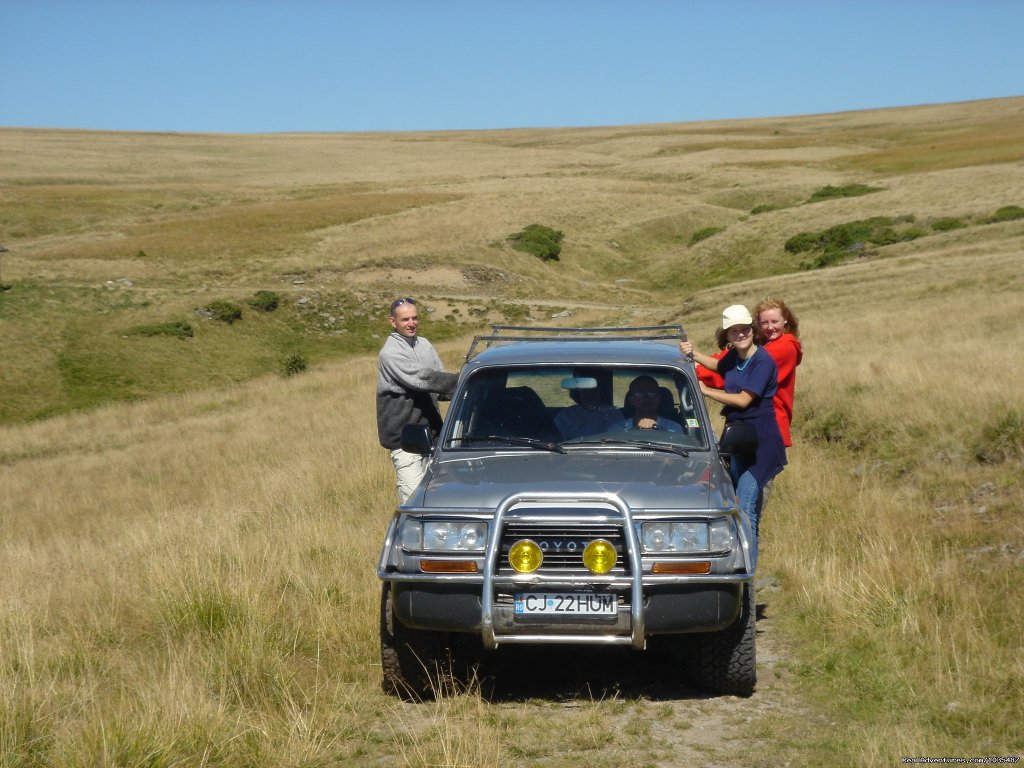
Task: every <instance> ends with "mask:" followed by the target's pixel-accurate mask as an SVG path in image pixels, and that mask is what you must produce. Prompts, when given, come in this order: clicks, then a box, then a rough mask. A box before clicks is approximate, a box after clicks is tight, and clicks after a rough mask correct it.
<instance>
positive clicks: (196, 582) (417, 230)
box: [0, 99, 1024, 768]
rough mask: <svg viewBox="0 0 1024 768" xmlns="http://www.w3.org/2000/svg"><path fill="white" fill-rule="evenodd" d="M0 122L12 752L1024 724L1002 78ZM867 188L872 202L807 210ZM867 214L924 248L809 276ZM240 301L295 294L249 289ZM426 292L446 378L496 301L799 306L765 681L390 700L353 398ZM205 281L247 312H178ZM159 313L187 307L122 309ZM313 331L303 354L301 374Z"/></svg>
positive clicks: (604, 681)
mask: <svg viewBox="0 0 1024 768" xmlns="http://www.w3.org/2000/svg"><path fill="white" fill-rule="evenodd" d="M0 150H3V151H0V243H2V244H3V245H5V246H6V247H7V248H8V249H10V250H9V252H7V253H2V254H0V258H2V261H0V283H2V284H3V286H4V288H5V289H6V290H4V291H3V292H0V360H2V364H0V488H2V492H0V521H2V524H3V530H4V536H3V544H2V547H3V552H2V559H3V563H4V569H3V571H4V578H3V579H2V580H0V766H4V767H5V768H7V767H8V766H12V767H13V766H51V765H52V766H58V765H59V766H96V765H102V766H198V765H208V766H270V765H274V766H277V765H281V766H309V767H312V766H335V765H339V766H340V765H387V766H391V765H396V766H418V767H422V768H426V767H427V766H505V765H522V766H533V765H545V766H573V765H579V764H583V763H585V764H588V765H593V766H605V765H607V766H613V765H614V766H623V765H627V766H634V765H635V766H666V767H667V766H675V765H681V764H706V765H722V766H725V765H728V766H734V765H735V766H751V765H764V766H768V765H772V766H774V765H780V764H792V765H820V764H836V763H838V764H850V765H864V766H889V765H893V764H896V763H899V762H900V759H901V758H902V757H912V756H955V757H981V756H990V757H999V756H1010V755H1018V756H1019V755H1021V754H1022V753H1024V736H1022V731H1021V729H1020V723H1021V722H1022V721H1024V704H1022V702H1024V647H1022V645H1024V644H1022V641H1021V631H1020V628H1021V626H1024V608H1021V605H1020V601H1019V600H1017V599H1016V595H1017V593H1019V592H1020V591H1021V590H1022V589H1024V524H1022V522H1021V510H1022V509H1024V472H1022V469H1024V388H1022V387H1021V385H1020V381H1021V379H1022V377H1024V345H1022V344H1021V343H1020V339H1021V336H1022V333H1024V278H1022V276H1021V273H1022V269H1021V264H1022V255H1024V219H1022V218H1016V217H1015V216H1014V215H1012V211H1011V213H1010V215H1003V216H996V212H997V211H999V210H1000V209H1006V208H1008V207H1011V206H1024V99H1003V100H995V101H986V102H974V103H966V104H951V105H937V106H931V107H919V108H912V109H897V110H884V111H876V112H859V113H844V114H836V115H818V116H807V117H793V118H786V119H773V120H747V121H729V122H719V123H700V124H677V125H649V126H626V127H615V128H593V129H586V130H583V129H572V130H569V129H565V130H533V131H527V130H517V131H488V132H448V133H432V134H426V133H424V134H364V135H356V134H352V135H344V134H324V135H300V134H296V135H270V136H212V135H210V136H204V135H178V134H167V135H163V134H161V135H156V134H152V135H149V134H146V135H143V134H114V133H89V132H75V131H32V130H20V129H0ZM852 184H862V185H867V186H869V187H872V188H874V189H876V191H872V192H871V193H870V194H863V195H858V196H834V197H827V199H823V200H821V201H820V202H810V200H811V198H812V196H813V195H814V193H815V192H818V191H820V190H822V189H823V188H826V187H833V188H841V187H845V186H847V185H852ZM755 210H756V211H758V212H756V213H755V212H754V211H755ZM872 217H891V218H893V219H896V218H898V217H902V220H901V221H900V222H898V223H894V225H893V226H894V227H896V228H899V227H904V228H913V229H915V230H916V232H915V234H914V237H913V238H889V239H888V240H887V241H885V242H884V243H872V244H868V245H867V246H866V247H863V248H851V249H849V250H848V251H845V252H844V255H843V257H842V258H840V259H839V260H838V262H837V263H835V264H834V265H832V266H829V267H827V268H823V269H802V268H801V265H802V264H804V263H805V262H806V260H807V259H808V255H807V253H793V252H790V251H788V250H786V248H785V247H784V245H785V243H786V242H787V240H789V239H790V238H792V237H793V236H794V235H797V234H799V233H803V232H814V233H817V232H821V231H824V230H826V229H828V228H830V227H835V226H837V225H842V224H847V223H850V222H856V221H862V220H866V219H870V218H872ZM951 221H955V224H950V223H949V222H951ZM533 222H539V223H542V224H546V225H549V226H552V227H555V228H557V229H559V230H562V231H563V232H564V233H565V240H564V241H563V243H562V245H563V250H562V253H561V257H560V259H559V260H557V261H551V262H542V261H540V260H538V259H537V258H535V257H533V256H530V255H527V254H525V253H521V252H518V251H515V250H513V249H512V248H511V247H510V245H509V243H508V242H507V239H506V238H507V236H508V235H509V234H511V233H513V232H515V231H518V230H519V229H521V228H522V227H524V226H525V225H527V224H530V223H533ZM942 222H946V223H944V224H943V223H942ZM711 229H714V230H717V231H715V232H714V233H713V234H710V235H707V234H706V233H707V231H709V230H711ZM698 233H701V234H702V236H700V237H694V235H695V234H698ZM259 290H272V291H275V292H277V293H279V294H280V296H281V298H282V302H281V306H280V307H279V308H278V309H277V310H276V311H274V312H269V313H263V312H257V311H255V310H254V309H252V308H250V307H249V305H248V304H247V303H246V302H247V301H248V300H249V299H250V298H251V297H252V295H253V293H254V292H255V291H259ZM408 294H411V295H414V296H416V297H417V298H419V299H421V300H422V305H423V307H424V309H425V310H427V311H426V320H425V323H424V333H425V334H426V335H428V336H429V337H431V338H432V339H434V340H435V341H437V342H438V346H439V349H440V350H441V352H442V356H443V357H444V359H445V361H446V364H447V365H448V367H449V368H450V369H456V368H457V367H458V365H459V363H460V360H461V355H462V353H463V352H464V351H465V348H466V346H467V343H468V339H469V337H470V336H471V334H472V333H474V332H478V331H481V330H483V329H484V328H485V327H486V323H487V322H491V321H506V320H514V321H516V322H527V323H535V324H551V323H556V322H557V323H560V324H564V323H571V324H577V323H578V324H612V323H635V324H640V323H643V324H648V323H652V322H662V321H669V322H680V321H681V322H682V323H683V324H684V325H685V326H686V327H687V328H688V329H689V331H690V335H691V338H693V339H694V340H695V341H696V342H697V343H698V344H699V345H702V346H703V347H705V348H709V347H710V345H711V338H712V332H713V329H714V325H715V322H716V318H717V316H718V314H719V312H720V310H721V308H722V307H723V306H724V305H726V304H730V303H734V302H737V301H739V302H744V303H747V304H748V305H753V304H754V303H756V302H757V301H758V300H759V299H760V298H761V297H763V296H765V295H775V296H779V297H782V298H784V299H786V300H787V301H788V302H789V303H790V304H791V305H792V306H793V307H794V309H795V310H796V311H797V313H798V315H799V317H800V321H801V334H802V337H803V340H804V345H805V362H804V364H803V365H802V366H801V368H800V371H799V378H798V386H797V402H796V419H795V423H794V438H795V440H796V445H795V446H794V448H793V449H792V450H791V451H790V464H789V467H788V468H787V470H786V471H785V472H784V473H783V475H782V476H781V477H780V478H779V480H778V482H777V486H776V490H775V492H774V494H773V497H772V499H771V502H770V504H769V506H768V508H767V510H766V517H765V522H764V525H763V527H762V536H763V539H764V541H763V544H762V553H763V554H762V560H761V569H762V571H763V572H762V580H763V582H762V591H761V592H760V593H759V597H758V602H759V603H764V604H765V606H766V608H765V611H766V613H765V618H764V620H763V621H759V622H758V625H759V640H758V642H759V673H760V675H759V677H760V682H759V688H758V691H757V693H755V695H754V696H753V697H752V698H751V699H749V700H740V699H735V698H732V697H722V698H719V699H708V698H706V697H704V696H702V695H700V694H698V693H696V692H693V691H685V690H684V691H675V692H668V691H665V690H663V689H662V688H661V687H660V685H659V681H658V675H657V670H651V669H648V668H646V665H645V663H644V662H643V661H641V660H636V659H633V658H631V657H630V656H629V655H627V656H626V657H624V658H623V657H620V656H614V655H612V656H608V655H602V654H594V655H586V656H582V658H575V657H572V656H569V657H566V656H562V657H559V658H558V659H557V660H556V661H557V662H558V663H559V664H560V665H561V667H563V668H562V669H561V670H560V671H559V673H558V674H556V673H555V672H554V671H553V670H552V668H551V666H550V665H547V666H545V664H544V663H543V661H542V660H538V659H537V658H535V657H531V656H530V655H528V654H525V655H512V656H509V657H508V658H504V659H503V662H502V665H501V667H500V671H499V681H500V680H501V679H502V678H504V679H505V682H506V687H505V688H504V689H503V688H502V687H501V686H500V685H499V687H498V692H497V694H496V695H493V696H490V697H487V696H482V695H481V694H480V692H479V691H478V690H475V689H471V690H469V691H452V692H449V693H448V694H447V695H445V696H443V697H441V699H440V700H439V701H437V702H434V703H431V704H419V705H414V704H402V703H399V702H397V701H395V700H392V699H389V698H387V697H386V696H384V694H382V693H381V692H380V688H379V676H380V668H379V660H378V645H377V610H378V596H379V586H378V584H377V580H376V576H375V566H376V558H377V555H378V548H379V545H380V539H381V536H382V533H383V530H384V527H385V525H386V522H387V520H388V518H389V516H390V513H391V510H392V508H393V504H394V489H393V485H392V479H393V478H392V472H391V469H390V466H389V463H388V461H387V458H386V454H385V452H384V451H383V449H380V448H378V446H377V445H376V438H375V428H374V424H373V417H372V415H371V409H370V408H369V407H368V403H369V402H370V401H371V398H372V386H373V376H374V366H375V355H374V353H375V350H376V349H377V348H378V347H379V345H380V343H381V340H382V338H383V335H384V333H385V327H386V326H385V323H384V315H385V310H384V307H385V306H386V303H387V301H388V300H389V299H390V298H391V297H393V296H395V295H408ZM218 299H219V300H227V301H233V302H237V303H238V304H239V305H240V306H242V307H243V317H242V319H241V320H239V321H237V322H234V323H232V324H230V325H229V324H226V323H221V322H218V321H216V320H211V319H204V318H200V317H197V316H196V314H195V310H196V308H197V307H204V306H206V305H207V304H209V303H210V302H212V301H214V300H218ZM300 302H301V303H300ZM556 315H557V316H558V317H553V316H556ZM329 317H331V318H334V321H333V322H331V321H330V320H329V319H328V318H329ZM172 321H173V322H183V323H188V324H189V325H190V327H191V328H192V331H193V335H192V336H189V337H185V338H177V337H171V336H162V335H156V336H146V335H140V334H138V333H136V332H135V329H138V328H139V327H145V326H147V325H150V324H160V323H169V322H172ZM293 353H299V354H302V355H303V356H305V357H306V358H308V360H309V362H310V368H309V370H308V371H306V372H305V373H302V374H301V375H294V376H283V375H282V370H281V361H282V359H283V358H285V356H287V355H288V354H293ZM610 668H613V671H612V672H610V671H609V669H610ZM523 679H526V681H527V682H526V683H523ZM511 681H516V682H517V685H510V684H509V683H510V682H511Z"/></svg>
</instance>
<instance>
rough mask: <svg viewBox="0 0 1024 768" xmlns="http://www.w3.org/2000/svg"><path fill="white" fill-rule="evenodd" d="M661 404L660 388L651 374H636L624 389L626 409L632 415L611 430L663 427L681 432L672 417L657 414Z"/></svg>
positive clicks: (681, 429)
mask: <svg viewBox="0 0 1024 768" xmlns="http://www.w3.org/2000/svg"><path fill="white" fill-rule="evenodd" d="M659 405H661V388H660V387H659V386H658V382H657V381H656V380H655V379H654V377H653V376H646V375H644V376H637V377H636V378H635V379H633V381H631V382H630V384H629V389H628V390H627V391H626V410H627V411H628V410H632V412H633V415H632V417H630V418H627V419H625V420H624V421H621V422H619V423H618V424H616V425H613V426H612V427H611V429H613V430H626V429H664V430H667V431H669V432H682V431H683V428H682V426H681V425H680V424H679V423H678V422H675V421H672V419H667V418H665V417H664V416H659V415H658V406H659Z"/></svg>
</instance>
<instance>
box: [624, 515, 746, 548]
mask: <svg viewBox="0 0 1024 768" xmlns="http://www.w3.org/2000/svg"><path fill="white" fill-rule="evenodd" d="M640 543H641V545H642V546H643V550H644V552H650V553H654V552H658V553H660V552H671V553H676V554H681V555H690V554H704V553H707V552H728V551H729V550H730V549H732V548H733V536H732V527H731V526H730V525H729V521H728V520H727V519H724V518H722V519H718V520H712V521H711V522H710V523H707V522H703V521H697V520H693V521H686V522H682V523H670V522H664V521H663V522H651V523H643V524H642V525H641V526H640Z"/></svg>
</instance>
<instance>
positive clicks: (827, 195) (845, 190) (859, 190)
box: [807, 184, 884, 203]
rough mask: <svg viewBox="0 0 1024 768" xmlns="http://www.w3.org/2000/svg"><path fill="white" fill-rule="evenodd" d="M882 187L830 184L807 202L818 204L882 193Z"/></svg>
mask: <svg viewBox="0 0 1024 768" xmlns="http://www.w3.org/2000/svg"><path fill="white" fill-rule="evenodd" d="M883 191H884V190H883V189H882V187H869V186H868V185H867V184H847V185H845V186H842V187H833V186H832V185H831V184H829V185H828V186H824V187H822V188H821V189H819V190H818V191H817V192H815V193H814V194H812V195H811V196H810V197H809V198H808V199H807V202H809V203H819V202H821V201H822V200H835V199H836V198H839V197H860V196H861V195H870V194H871V193H872V192H883Z"/></svg>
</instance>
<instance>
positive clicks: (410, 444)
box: [400, 424, 434, 456]
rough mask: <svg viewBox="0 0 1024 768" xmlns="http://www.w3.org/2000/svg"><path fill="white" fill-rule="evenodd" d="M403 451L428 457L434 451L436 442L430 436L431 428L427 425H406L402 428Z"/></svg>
mask: <svg viewBox="0 0 1024 768" xmlns="http://www.w3.org/2000/svg"><path fill="white" fill-rule="evenodd" d="M400 440H401V443H402V450H403V451H407V452H408V453H418V454H420V455H421V456H426V455H427V454H429V453H430V452H431V451H433V450H434V440H433V438H432V437H431V435H430V427H428V426H427V425H426V424H406V425H405V426H404V427H402V437H401V438H400Z"/></svg>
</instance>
